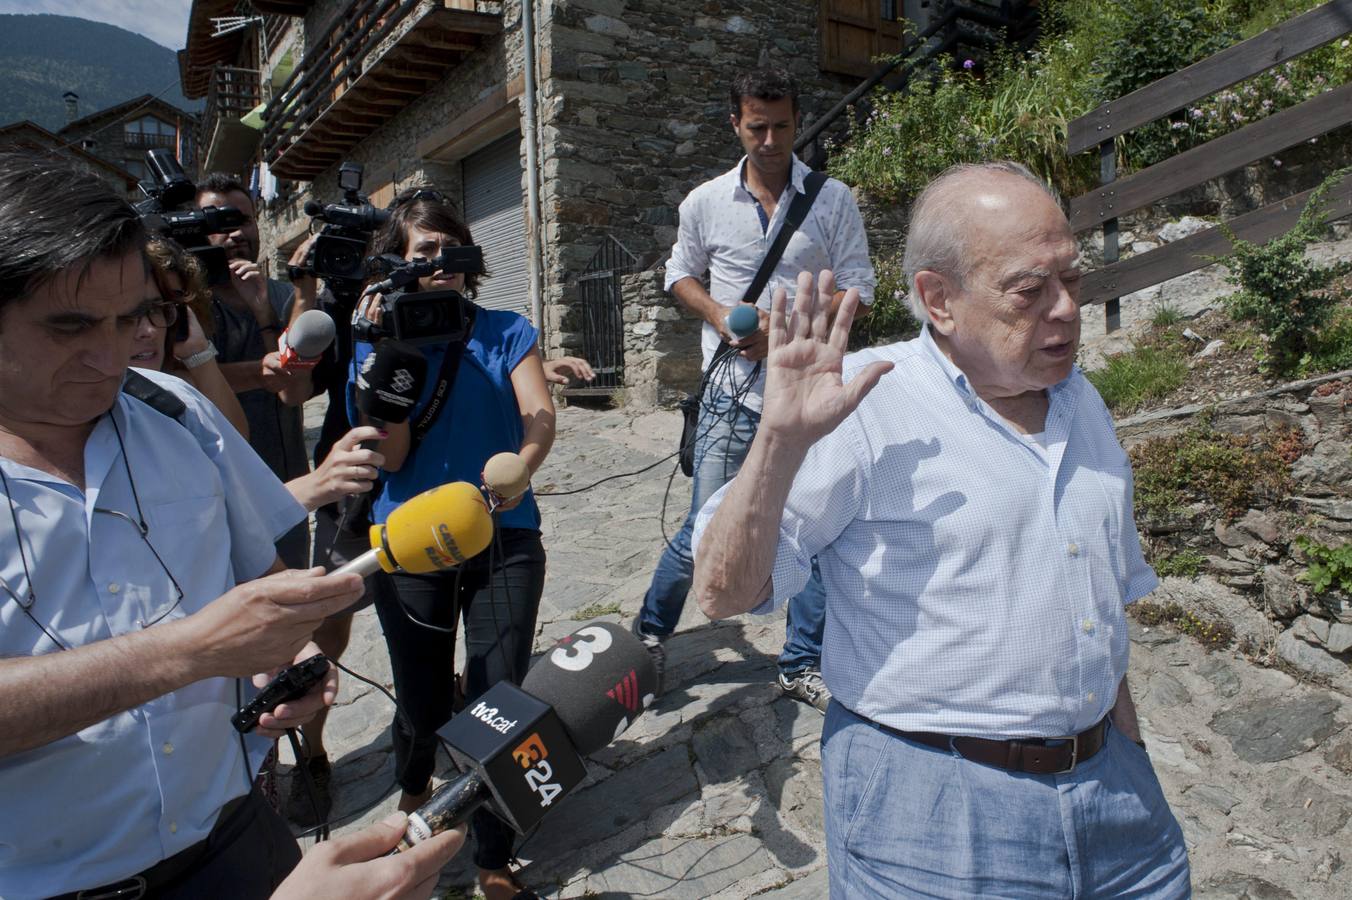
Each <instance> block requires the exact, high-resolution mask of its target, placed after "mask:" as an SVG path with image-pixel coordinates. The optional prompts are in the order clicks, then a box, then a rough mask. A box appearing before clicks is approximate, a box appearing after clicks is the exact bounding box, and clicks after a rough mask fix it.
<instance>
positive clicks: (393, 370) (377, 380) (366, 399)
mask: <svg viewBox="0 0 1352 900" xmlns="http://www.w3.org/2000/svg"><path fill="white" fill-rule="evenodd" d="M426 383H427V357H425V356H423V354H422V351H421V350H419V349H418V348H417V347H414V346H413V345H412V344H406V343H404V342H403V341H395V340H390V339H388V338H387V339H385V340H382V341H380V342H379V343H377V344H376V345H375V347H373V348H372V349H371V352H370V354H368V355H367V357H366V358H365V359H364V360H362V364H361V368H360V369H359V370H358V371H357V410H358V411H359V412H361V413H362V414H363V415H365V416H366V417H367V418H368V419H370V420H371V424H373V425H375V426H376V427H381V426H383V425H384V424H385V423H386V422H395V423H398V422H407V421H408V417H409V414H410V413H411V412H412V411H413V405H414V404H415V403H417V402H418V398H419V397H420V396H422V390H423V385H424V384H426ZM362 446H363V447H364V446H366V445H365V444H363V445H362Z"/></svg>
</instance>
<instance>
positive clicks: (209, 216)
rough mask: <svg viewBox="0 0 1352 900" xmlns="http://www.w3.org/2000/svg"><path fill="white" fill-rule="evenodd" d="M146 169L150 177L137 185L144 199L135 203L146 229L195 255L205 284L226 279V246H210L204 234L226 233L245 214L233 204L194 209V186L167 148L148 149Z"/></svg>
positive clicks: (216, 282)
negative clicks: (200, 265) (203, 275)
mask: <svg viewBox="0 0 1352 900" xmlns="http://www.w3.org/2000/svg"><path fill="white" fill-rule="evenodd" d="M146 168H148V169H149V170H150V173H151V178H150V180H147V181H142V182H141V184H140V187H141V193H143V194H145V195H146V199H144V200H142V201H141V202H139V203H137V204H136V211H137V212H138V213H140V214H141V221H142V222H143V223H145V227H146V229H147V230H149V231H153V232H156V233H158V234H162V235H164V236H165V237H167V238H169V239H170V240H172V241H173V242H174V243H176V244H178V245H179V246H181V247H183V248H184V249H185V250H187V251H188V252H189V253H191V254H192V255H193V256H195V257H197V260H198V262H200V263H201V264H202V268H203V269H205V270H206V274H207V283H208V284H221V283H222V282H225V281H229V280H230V269H229V267H228V266H227V265H226V256H225V248H224V247H214V246H212V244H211V242H210V241H208V240H207V235H209V234H229V233H230V232H232V231H234V230H235V229H236V228H238V227H240V226H241V225H243V224H244V213H242V212H240V211H239V210H237V209H235V208H234V207H233V206H206V207H203V208H202V209H193V208H192V204H193V202H194V201H195V200H196V199H197V186H196V185H194V184H193V183H192V179H190V178H188V176H187V175H185V174H184V172H183V167H182V166H180V165H179V164H178V160H177V159H176V158H174V154H173V153H172V152H170V151H169V150H166V149H164V148H162V147H161V148H156V149H154V150H147V151H146Z"/></svg>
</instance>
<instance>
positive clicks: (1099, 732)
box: [873, 716, 1108, 775]
mask: <svg viewBox="0 0 1352 900" xmlns="http://www.w3.org/2000/svg"><path fill="white" fill-rule="evenodd" d="M873 724H874V725H877V726H878V727H879V728H881V729H882V730H883V731H886V732H887V733H888V734H892V735H896V736H897V737H899V738H903V739H905V740H908V741H915V742H916V743H917V744H924V745H925V746H927V747H933V748H934V749H936V750H949V751H954V752H956V753H957V754H958V755H959V756H961V757H962V758H963V759H968V760H971V761H972V762H974V763H981V764H982V765H985V766H995V767H996V768H999V769H1008V770H1009V771H1011V772H1027V773H1029V774H1030V775H1064V774H1066V773H1068V772H1072V771H1074V769H1075V766H1077V765H1078V764H1080V763H1082V762H1084V761H1085V760H1087V759H1089V758H1090V757H1091V756H1093V755H1094V754H1095V753H1098V752H1099V751H1100V750H1102V749H1103V745H1104V743H1105V742H1106V741H1107V739H1108V718H1107V716H1104V717H1103V718H1102V719H1100V720H1099V723H1098V724H1097V725H1095V726H1093V727H1092V728H1089V729H1086V730H1085V731H1081V732H1080V733H1079V734H1071V735H1066V736H1065V737H1050V738H1021V739H1019V740H1011V741H996V740H991V739H989V738H978V737H954V736H952V735H947V734H935V733H933V732H930V731H902V730H900V729H898V728H889V727H888V726H886V725H884V724H882V723H881V722H874V723H873Z"/></svg>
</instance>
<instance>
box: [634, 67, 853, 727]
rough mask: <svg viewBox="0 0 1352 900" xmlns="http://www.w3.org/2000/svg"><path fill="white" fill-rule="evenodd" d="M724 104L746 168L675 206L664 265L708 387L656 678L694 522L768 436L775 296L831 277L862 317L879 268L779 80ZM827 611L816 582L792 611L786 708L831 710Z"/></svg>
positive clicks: (692, 403) (789, 85) (751, 87)
mask: <svg viewBox="0 0 1352 900" xmlns="http://www.w3.org/2000/svg"><path fill="white" fill-rule="evenodd" d="M730 100H731V116H730V121H731V124H732V128H733V131H734V132H735V133H736V135H737V138H738V140H739V141H740V142H741V144H742V147H743V149H744V150H745V151H746V155H745V156H744V157H742V159H741V160H739V161H738V163H737V165H736V166H735V167H733V168H732V169H731V170H730V171H728V172H725V173H724V174H722V175H719V176H718V177H716V178H714V179H712V180H710V181H707V182H705V183H704V184H702V185H700V186H699V187H697V188H695V189H694V190H693V191H691V192H690V194H689V196H687V197H686V198H685V200H684V201H683V202H682V203H681V209H680V228H679V233H678V235H677V239H676V244H675V246H674V247H672V251H671V259H670V260H668V262H667V275H666V288H667V290H669V291H670V292H671V293H672V295H673V296H674V297H675V298H676V300H677V301H678V302H679V303H680V304H681V306H683V307H684V308H685V309H687V310H689V311H690V312H693V313H695V314H696V315H698V316H699V317H700V318H702V319H703V320H704V328H703V335H702V338H701V343H702V348H703V352H704V376H703V378H702V379H701V382H700V386H699V389H698V390H697V391H696V393H695V394H693V395H691V396H690V397H687V398H686V400H685V401H684V402H683V403H682V405H681V406H682V410H683V412H684V413H685V428H684V430H683V434H682V437H681V450H682V456H681V462H682V468H683V469H684V471H685V472H686V474H687V475H691V476H692V477H693V478H694V484H693V487H692V491H691V498H690V514H689V516H688V517H687V518H686V521H685V523H684V524H683V525H682V527H681V530H680V531H679V532H678V533H677V534H676V536H675V538H674V539H673V540H672V541H671V542H670V543H669V544H668V545H667V547H666V549H665V550H664V551H663V554H662V558H661V560H660V561H659V562H658V564H657V569H656V571H655V572H654V573H653V579H652V583H651V585H650V586H649V588H648V592H647V594H646V596H645V597H644V600H643V609H642V610H641V611H640V613H639V615H638V617H637V618H635V620H634V623H633V629H634V633H635V634H637V635H638V636H639V638H640V639H642V640H643V642H644V643H645V644H646V645H647V647H648V650H649V653H650V654H652V656H653V661H654V662H655V663H656V664H657V667H658V672H659V674H661V673H662V672H663V671H664V669H665V662H666V654H665V650H664V649H663V647H662V642H663V641H664V640H665V639H666V638H667V637H668V636H669V635H671V634H672V633H673V632H674V631H675V630H676V626H677V624H678V622H679V620H680V617H681V612H682V610H683V608H684V606H685V599H686V595H687V594H688V593H689V591H690V584H691V576H692V572H693V562H692V559H691V555H690V534H691V528H692V526H693V524H694V519H695V516H696V514H697V513H698V512H699V510H700V508H701V507H702V506H703V505H704V502H705V501H706V500H708V498H709V497H710V496H712V495H713V493H714V492H715V491H717V490H718V489H719V488H720V487H722V486H723V485H724V484H726V483H727V482H728V481H731V480H732V478H733V476H734V475H736V474H737V471H738V469H740V468H741V465H742V461H743V459H745V457H746V453H747V450H748V448H749V447H750V445H751V439H752V438H753V437H754V436H755V434H756V428H757V425H758V424H759V422H760V411H761V406H762V400H763V393H764V381H765V379H764V375H763V374H762V371H761V362H762V360H763V359H764V358H765V355H766V352H767V349H768V342H767V323H768V316H767V311H768V310H769V308H770V297H771V294H772V292H773V291H774V289H775V288H776V287H778V286H785V287H790V286H792V285H793V284H794V283H795V280H796V278H797V276H798V273H799V272H801V271H810V272H813V273H816V272H819V271H821V270H822V269H831V270H832V271H833V272H835V275H836V285H837V287H838V288H839V293H837V295H836V304H837V305H838V304H839V303H840V300H841V298H843V297H844V295H845V291H846V290H848V289H849V288H857V289H858V290H859V294H860V302H861V303H862V304H864V305H867V304H869V303H871V302H872V301H873V286H874V276H873V266H872V264H871V262H870V261H869V255H868V239H867V237H866V235H865V233H864V223H863V219H862V217H861V216H860V215H859V208H858V206H857V205H856V204H855V201H854V197H853V196H852V195H851V194H850V191H849V188H847V187H846V186H845V185H844V184H842V183H841V182H839V181H836V180H835V179H831V178H827V177H825V176H824V175H822V174H821V173H815V172H813V171H812V170H811V169H809V168H808V166H807V165H806V164H804V163H803V162H802V161H800V160H798V159H797V158H796V157H795V156H794V155H793V141H794V136H795V134H796V133H797V128H798V124H799V118H800V112H799V109H798V91H797V86H796V85H795V83H794V81H793V78H792V76H790V75H789V74H788V72H786V71H784V70H783V69H779V68H763V69H756V70H752V71H748V72H744V73H742V74H740V75H739V76H738V77H737V78H736V79H735V80H734V81H733V84H732V89H731V92H730ZM706 275H707V277H708V283H709V286H708V288H707V289H706V288H705V286H704V278H705V276H706ZM743 305H744V307H745V309H739V307H742V306H743ZM749 311H754V312H749ZM834 312H835V310H834V309H833V310H832V314H833V315H834ZM739 334H740V335H744V336H740V337H739V336H738V335H739ZM825 605H826V596H825V593H824V591H823V590H822V587H821V580H820V578H814V579H812V580H811V581H809V583H808V585H807V587H806V588H805V589H804V590H803V592H802V593H801V594H799V595H798V596H796V597H794V598H793V599H792V600H791V601H789V604H788V626H787V631H786V639H785V642H784V649H783V652H782V653H781V654H780V657H779V679H778V681H779V686H780V688H781V689H782V690H783V691H784V693H785V694H787V695H788V696H790V697H793V698H794V699H797V700H801V701H803V702H806V703H808V704H809V705H811V706H813V707H814V708H816V709H817V710H818V711H820V712H823V713H824V712H825V710H826V706H827V704H828V702H829V701H830V699H831V697H830V693H829V692H828V691H827V690H826V687H825V685H824V684H823V683H822V680H821V643H822V626H823V623H824V621H825Z"/></svg>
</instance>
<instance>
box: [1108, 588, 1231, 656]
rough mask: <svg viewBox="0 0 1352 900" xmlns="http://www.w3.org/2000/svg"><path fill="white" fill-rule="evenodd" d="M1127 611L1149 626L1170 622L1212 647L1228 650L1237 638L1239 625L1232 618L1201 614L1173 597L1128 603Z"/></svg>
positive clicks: (1182, 631)
mask: <svg viewBox="0 0 1352 900" xmlns="http://www.w3.org/2000/svg"><path fill="white" fill-rule="evenodd" d="M1127 612H1128V614H1130V615H1131V617H1132V618H1133V619H1135V620H1136V621H1137V622H1140V623H1141V624H1142V625H1145V626H1146V627H1148V628H1154V627H1157V626H1159V625H1168V626H1170V627H1171V628H1173V629H1174V630H1175V631H1178V632H1180V633H1182V634H1186V635H1189V636H1191V637H1192V638H1193V639H1195V640H1196V641H1197V643H1199V644H1201V645H1202V646H1203V647H1205V648H1207V649H1208V650H1224V649H1225V648H1226V647H1229V646H1230V645H1231V644H1233V643H1234V642H1235V629H1234V626H1233V625H1231V624H1230V623H1229V622H1226V621H1225V620H1223V619H1212V618H1209V617H1203V616H1200V615H1198V614H1197V613H1195V612H1193V611H1192V610H1190V609H1184V608H1183V607H1182V606H1180V605H1178V604H1177V603H1175V602H1173V601H1172V600H1171V601H1169V602H1167V603H1155V602H1154V601H1152V600H1138V601H1136V602H1135V603H1133V604H1131V606H1128V607H1127Z"/></svg>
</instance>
